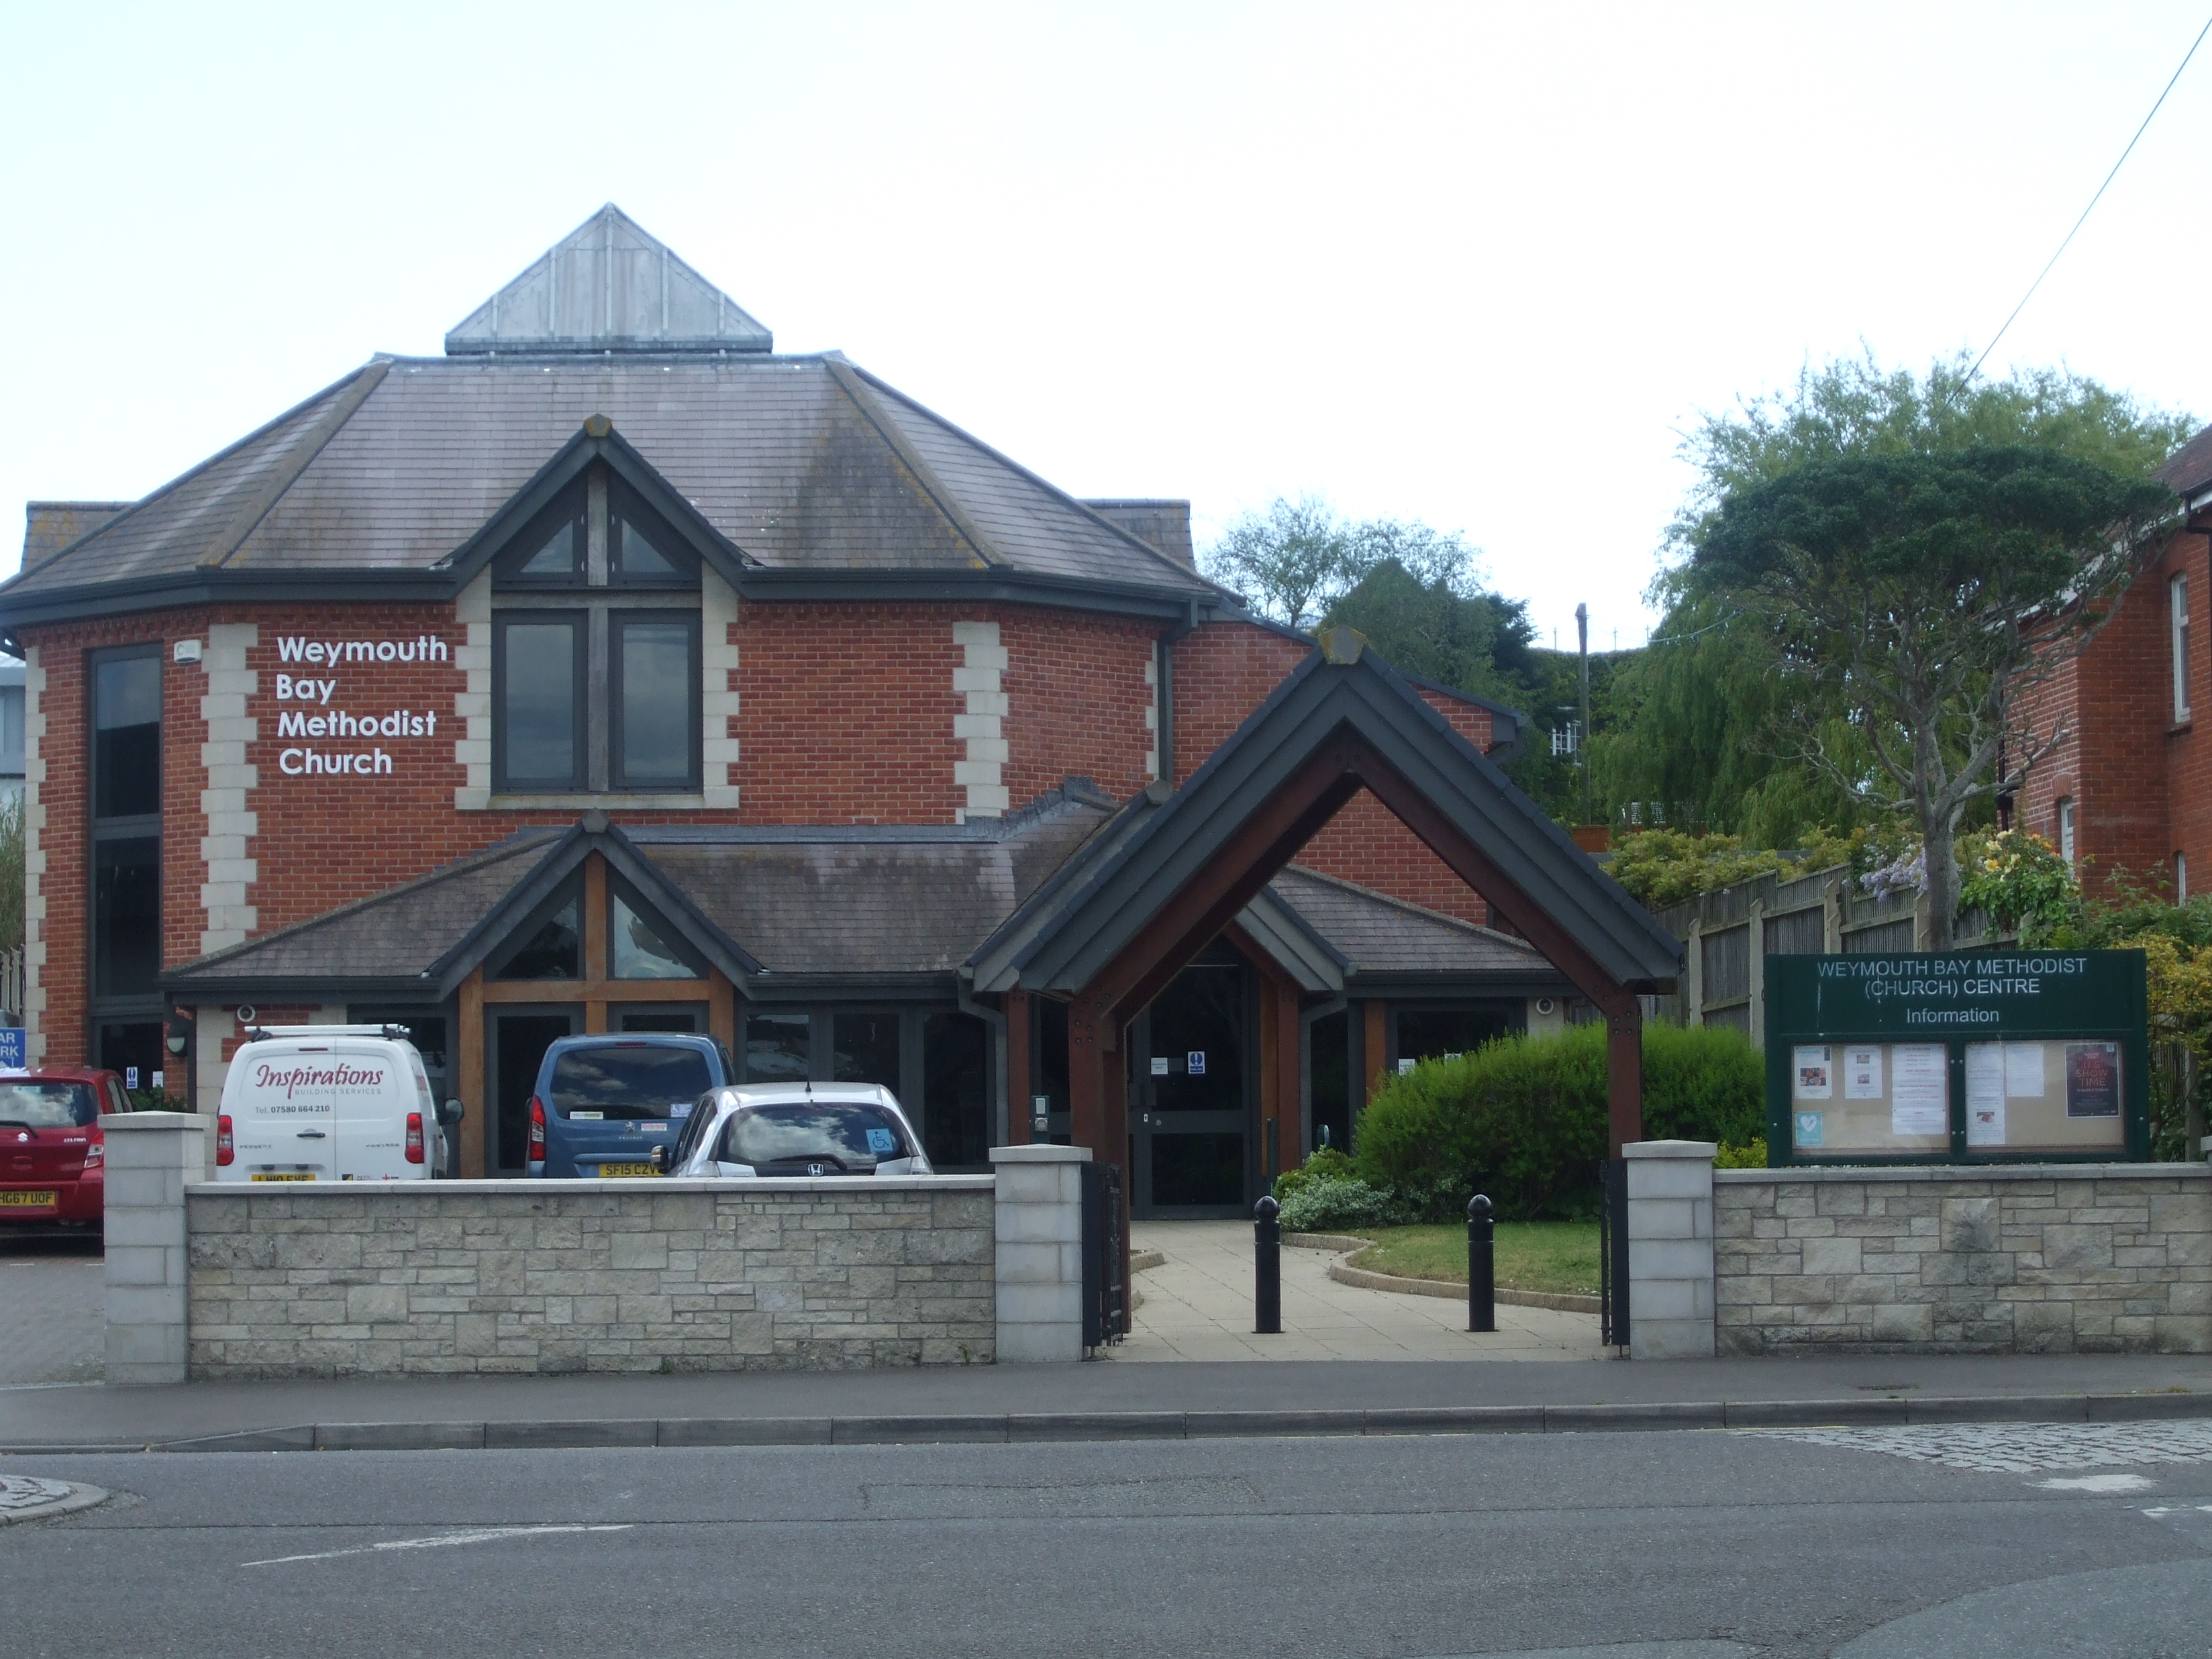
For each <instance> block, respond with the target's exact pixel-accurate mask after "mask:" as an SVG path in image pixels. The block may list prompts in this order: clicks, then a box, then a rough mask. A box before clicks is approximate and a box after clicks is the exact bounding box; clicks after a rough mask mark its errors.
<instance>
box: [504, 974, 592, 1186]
mask: <svg viewBox="0 0 2212 1659" xmlns="http://www.w3.org/2000/svg"><path fill="white" fill-rule="evenodd" d="M484 1015H485V1018H484V1079H485V1083H486V1087H485V1090H484V1093H485V1095H486V1096H487V1097H489V1102H490V1110H489V1113H488V1114H487V1115H486V1119H485V1123H484V1128H485V1132H486V1133H485V1136H484V1173H485V1174H486V1175H490V1176H498V1175H516V1174H520V1172H521V1166H520V1164H503V1163H501V1161H500V1159H501V1152H502V1151H503V1150H504V1149H503V1146H502V1137H501V1124H500V1119H501V1114H500V1104H501V1101H502V1100H503V1099H504V1098H505V1095H506V1085H507V1083H508V1082H509V1081H510V1080H511V1079H506V1078H504V1077H502V1076H501V1072H500V1060H499V1049H500V1041H499V1039H500V1025H501V1022H502V1021H505V1020H507V1019H514V1018H521V1019H565V1020H567V1021H568V1032H567V1035H568V1036H576V1035H578V1034H579V1033H580V1032H581V1031H582V1030H583V1029H584V1005H583V1004H582V1003H580V1002H527V1003H501V1004H498V1005H496V1006H493V1007H490V1008H488V1009H486V1010H485V1011H484ZM540 1059H541V1060H542V1059H543V1055H542V1054H541V1056H540ZM536 1075H537V1074H536V1070H535V1067H533V1068H532V1079H531V1080H532V1081H533V1082H534V1081H536ZM523 1097H524V1098H525V1099H527V1098H528V1097H529V1093H528V1088H527V1086H525V1088H524V1091H523Z"/></svg>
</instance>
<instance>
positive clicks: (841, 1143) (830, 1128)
mask: <svg viewBox="0 0 2212 1659" xmlns="http://www.w3.org/2000/svg"><path fill="white" fill-rule="evenodd" d="M653 1166H654V1167H655V1168H656V1169H658V1170H660V1171H661V1173H662V1174H664V1175H671V1176H741V1177H746V1178H751V1179H775V1178H790V1177H794V1176H796V1177H799V1178H801V1179H804V1178H806V1177H808V1176H904V1175H932V1174H934V1173H935V1171H934V1170H932V1169H931V1168H930V1167H929V1159H928V1158H927V1155H926V1154H925V1153H924V1152H922V1150H921V1136H920V1135H918V1134H916V1133H915V1132H914V1126H913V1125H912V1124H911V1123H909V1122H908V1121H907V1118H906V1113H905V1111H904V1110H903V1109H902V1108H901V1107H900V1105H899V1103H898V1097H896V1096H895V1095H893V1094H892V1093H891V1091H890V1090H888V1089H884V1088H878V1086H877V1085H874V1084H872V1083H768V1084H755V1085H749V1086H747V1087H744V1088H736V1089H711V1090H709V1091H708V1092H707V1093H705V1094H703V1095H702V1096H701V1097H699V1100H698V1103H697V1104H696V1105H695V1106H693V1107H692V1109H691V1110H690V1113H689V1114H688V1115H686V1116H685V1118H684V1127H683V1129H682V1130H681V1132H679V1133H678V1135H677V1137H676V1144H675V1145H674V1146H655V1147H654V1148H653Z"/></svg>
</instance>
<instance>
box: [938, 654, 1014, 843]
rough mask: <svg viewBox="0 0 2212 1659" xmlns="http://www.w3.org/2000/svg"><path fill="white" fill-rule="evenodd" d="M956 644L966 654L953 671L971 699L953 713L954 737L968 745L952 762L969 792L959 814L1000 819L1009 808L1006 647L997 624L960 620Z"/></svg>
mask: <svg viewBox="0 0 2212 1659" xmlns="http://www.w3.org/2000/svg"><path fill="white" fill-rule="evenodd" d="M952 642H953V644H955V645H957V646H958V647H960V648H961V651H962V653H963V661H962V663H961V665H960V666H959V667H957V668H956V669H954V670H953V671H952V689H953V690H955V691H957V692H959V693H960V694H961V695H962V696H964V697H965V698H966V699H967V708H966V709H965V711H964V712H963V713H961V714H955V715H954V716H953V717H952V735H953V736H954V737H956V738H959V739H961V741H962V742H963V744H966V748H965V750H964V751H963V752H964V754H965V756H966V758H965V759H963V760H957V761H955V762H953V763H952V781H953V782H955V783H957V784H960V785H962V786H963V787H965V788H966V789H967V792H968V804H967V805H966V806H965V807H963V809H961V811H960V812H959V814H958V816H959V818H960V821H961V822H962V823H966V822H967V821H968V820H969V818H971V817H1000V815H1002V814H1003V813H1004V812H1005V811H1006V809H1007V806H1008V805H1009V804H1010V803H1009V799H1008V795H1007V791H1006V759H1007V748H1006V732H1005V725H1006V690H1005V675H1006V664H1007V657H1006V647H1005V646H1003V645H1001V644H1000V643H999V624H998V623H994V622H957V623H953V624H952Z"/></svg>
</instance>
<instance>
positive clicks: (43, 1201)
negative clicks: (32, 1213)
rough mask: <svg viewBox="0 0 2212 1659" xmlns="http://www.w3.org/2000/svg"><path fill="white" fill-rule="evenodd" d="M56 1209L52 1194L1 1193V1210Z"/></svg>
mask: <svg viewBox="0 0 2212 1659" xmlns="http://www.w3.org/2000/svg"><path fill="white" fill-rule="evenodd" d="M53 1207H54V1194H52V1193H24V1192H12V1193H0V1210H51V1209H52V1208H53Z"/></svg>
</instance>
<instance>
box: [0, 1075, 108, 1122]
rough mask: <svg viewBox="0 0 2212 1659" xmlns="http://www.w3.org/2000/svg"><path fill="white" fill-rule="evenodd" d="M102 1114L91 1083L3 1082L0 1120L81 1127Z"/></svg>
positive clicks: (0, 1088)
mask: <svg viewBox="0 0 2212 1659" xmlns="http://www.w3.org/2000/svg"><path fill="white" fill-rule="evenodd" d="M99 1115H100V1102H99V1101H98V1099H97V1098H95V1097H94V1094H93V1092H92V1085H90V1084H88V1083H0V1123H5V1124H9V1125H20V1126H21V1127H24V1128H26V1129H81V1128H82V1127H84V1126H85V1125H86V1124H88V1123H89V1122H91V1121H93V1119H94V1118H95V1117H98V1116H99Z"/></svg>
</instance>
